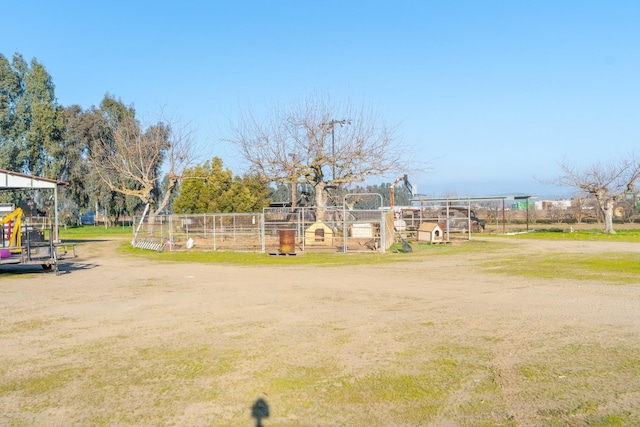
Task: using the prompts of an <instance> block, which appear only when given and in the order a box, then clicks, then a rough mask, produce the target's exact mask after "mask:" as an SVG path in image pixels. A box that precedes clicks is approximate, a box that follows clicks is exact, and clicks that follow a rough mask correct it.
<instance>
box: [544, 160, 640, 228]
mask: <svg viewBox="0 0 640 427" xmlns="http://www.w3.org/2000/svg"><path fill="white" fill-rule="evenodd" d="M560 168H561V170H562V175H561V176H560V177H558V178H557V179H556V180H555V181H553V183H555V184H556V185H560V186H564V187H574V188H577V189H579V190H582V191H585V192H586V193H588V194H590V195H592V196H593V197H594V198H595V199H596V202H597V204H598V208H599V209H600V211H601V212H602V214H603V215H604V232H605V233H610V234H615V230H614V229H613V211H614V208H615V206H616V202H617V201H618V200H620V199H621V198H623V197H624V196H625V194H626V193H628V192H631V191H633V188H634V186H635V184H636V182H637V181H638V178H640V162H639V161H638V159H637V158H636V156H635V155H631V156H629V157H627V158H626V159H622V160H620V161H617V162H601V163H594V164H592V165H591V166H589V167H587V168H585V169H583V170H577V169H575V168H573V167H571V166H569V165H567V164H560Z"/></svg>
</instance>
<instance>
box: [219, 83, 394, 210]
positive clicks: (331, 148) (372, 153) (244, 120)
mask: <svg viewBox="0 0 640 427" xmlns="http://www.w3.org/2000/svg"><path fill="white" fill-rule="evenodd" d="M395 131H396V127H395V126H388V125H386V124H385V123H384V121H382V120H381V119H380V118H379V117H378V116H377V115H376V114H374V113H373V111H371V110H370V109H367V108H364V107H360V108H354V107H353V105H351V103H347V104H346V105H344V106H340V105H335V104H332V103H331V100H330V99H329V97H326V96H325V97H319V98H307V99H306V100H303V101H302V102H299V103H296V104H293V105H292V106H290V107H288V108H281V107H277V108H274V109H273V110H271V111H270V114H269V115H268V117H267V118H266V119H265V120H258V119H257V118H256V117H255V116H254V115H253V114H251V113H245V114H244V115H243V116H242V117H241V118H240V120H239V121H238V123H232V124H231V136H230V137H229V138H228V139H227V141H229V142H231V143H233V144H235V145H236V146H237V148H238V149H239V151H240V154H241V155H242V157H243V158H244V159H245V160H247V161H248V163H249V165H250V168H251V170H252V171H253V172H256V173H258V174H259V175H260V176H262V177H263V178H264V179H265V180H266V181H269V182H279V183H286V184H292V185H293V187H294V188H295V186H296V184H298V183H301V184H309V185H310V186H312V187H313V188H314V190H315V204H316V208H317V210H318V219H322V218H323V217H324V213H325V212H326V207H327V202H328V194H327V190H328V189H331V188H337V187H340V186H345V185H347V184H350V183H355V182H363V181H364V180H365V179H366V178H367V177H370V176H375V175H384V174H387V173H391V172H399V171H401V170H402V169H403V168H404V167H405V165H404V163H403V161H402V158H401V156H402V154H403V150H402V148H401V146H400V144H399V141H398V140H397V138H396V136H395Z"/></svg>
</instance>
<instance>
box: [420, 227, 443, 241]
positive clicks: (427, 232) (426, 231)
mask: <svg viewBox="0 0 640 427" xmlns="http://www.w3.org/2000/svg"><path fill="white" fill-rule="evenodd" d="M418 241H420V242H430V243H442V242H443V241H444V233H443V231H442V227H441V226H440V224H438V223H435V222H423V223H422V224H420V227H419V228H418Z"/></svg>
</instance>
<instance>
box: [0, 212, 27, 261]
mask: <svg viewBox="0 0 640 427" xmlns="http://www.w3.org/2000/svg"><path fill="white" fill-rule="evenodd" d="M22 214H23V212H22V209H20V208H17V209H15V210H14V211H13V212H10V213H9V214H7V215H5V216H4V217H3V218H2V219H0V225H2V243H3V245H2V246H4V247H8V248H10V249H9V250H10V251H11V252H12V253H19V252H20V246H22ZM5 231H6V235H5ZM6 237H8V239H7V240H5V239H6Z"/></svg>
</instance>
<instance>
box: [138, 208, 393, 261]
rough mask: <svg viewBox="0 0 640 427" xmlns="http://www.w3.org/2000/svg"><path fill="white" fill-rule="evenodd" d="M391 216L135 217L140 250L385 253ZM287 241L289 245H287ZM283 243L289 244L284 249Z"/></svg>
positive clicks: (270, 212) (287, 211)
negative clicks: (320, 217)
mask: <svg viewBox="0 0 640 427" xmlns="http://www.w3.org/2000/svg"><path fill="white" fill-rule="evenodd" d="M393 236H394V231H393V217H392V214H391V212H389V211H386V210H381V209H376V210H347V209H344V208H341V207H329V208H327V209H326V213H325V214H324V215H323V219H322V220H318V219H317V210H316V209H315V208H288V207H285V208H265V209H264V211H263V212H262V213H242V214H239V213H236V214H192V215H153V216H149V217H145V218H144V219H143V220H142V222H140V217H138V218H134V238H133V243H134V245H135V246H137V247H140V248H145V249H154V250H171V251H179V250H189V249H192V248H198V249H201V250H212V251H244V252H262V253H269V254H274V255H276V254H277V255H292V254H295V253H297V252H308V251H332V252H336V251H339V252H356V251H379V252H385V251H386V250H387V249H388V248H389V246H390V245H391V243H393ZM284 240H286V242H285V241H284ZM283 245H286V247H284V246H283Z"/></svg>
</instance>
